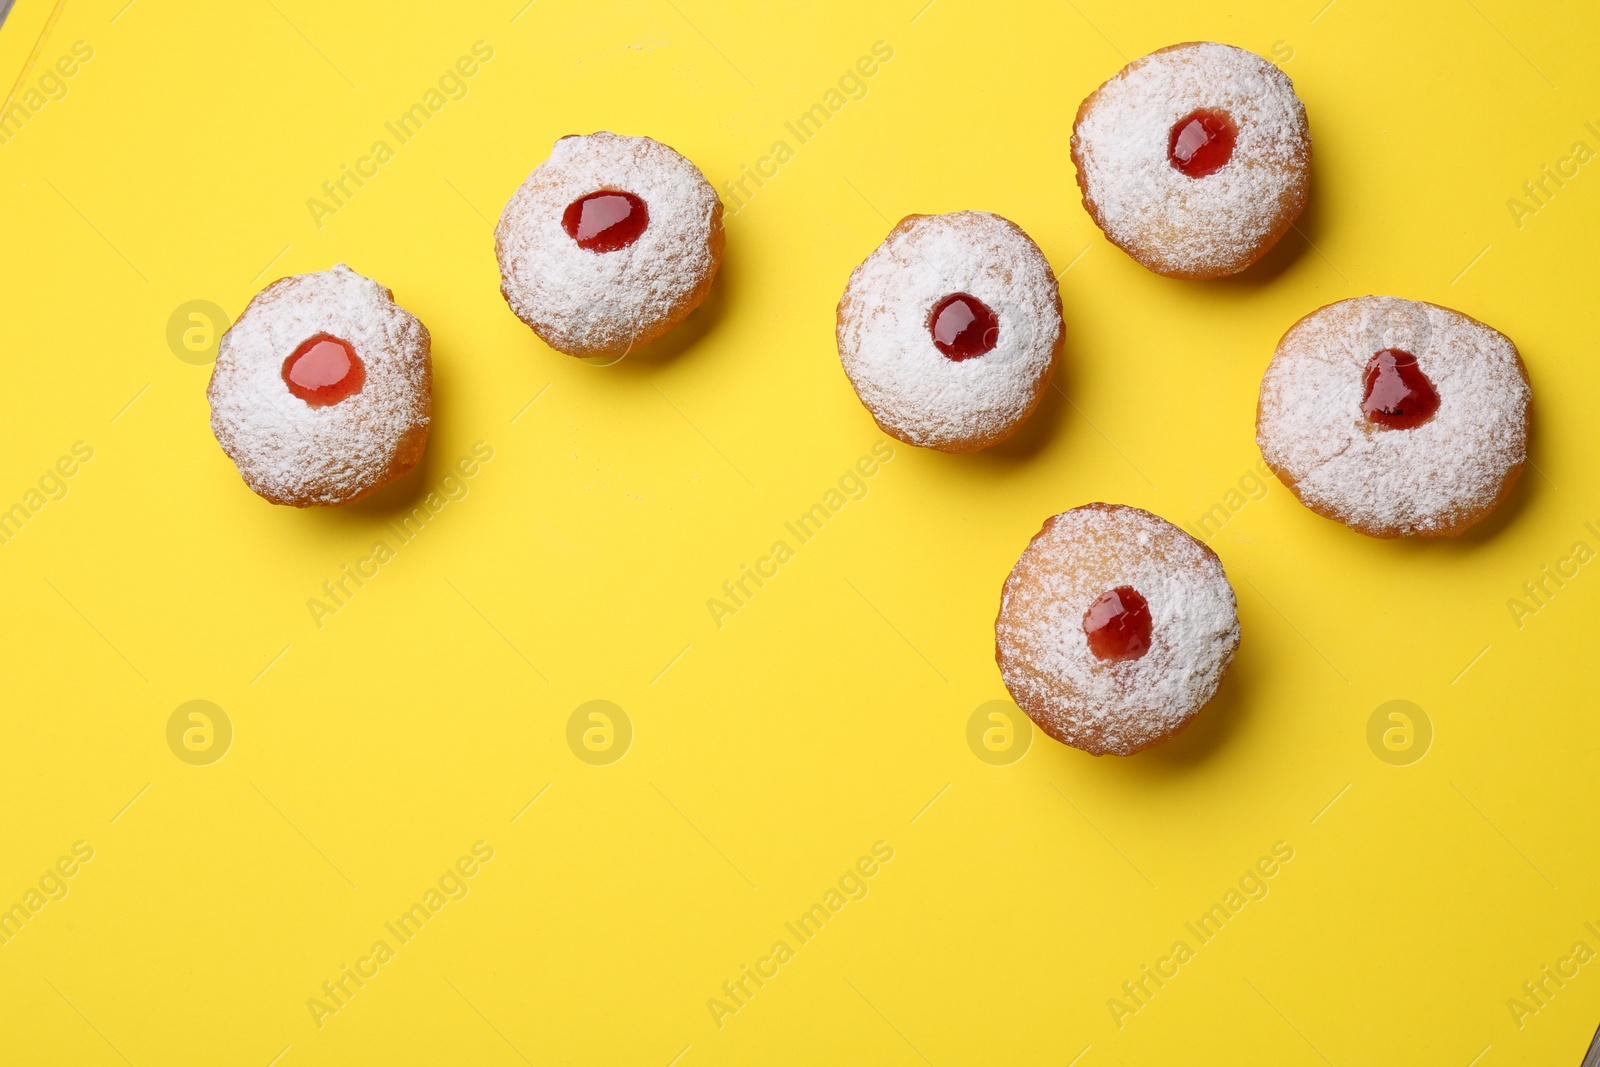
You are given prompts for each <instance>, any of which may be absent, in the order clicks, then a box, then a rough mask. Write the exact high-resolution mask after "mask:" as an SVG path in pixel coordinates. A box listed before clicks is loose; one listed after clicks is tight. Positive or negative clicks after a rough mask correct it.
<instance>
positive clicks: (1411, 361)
mask: <svg viewBox="0 0 1600 1067" xmlns="http://www.w3.org/2000/svg"><path fill="white" fill-rule="evenodd" d="M1530 398H1531V391H1530V390H1529V388H1528V374H1527V370H1526V369H1525V368H1524V367H1523V365H1522V357H1520V356H1519V355H1518V354H1517V348H1516V346H1515V345H1514V344H1512V343H1511V341H1510V340H1509V339H1508V338H1507V337H1506V336H1505V335H1504V334H1501V333H1499V332H1498V331H1496V330H1492V329H1490V328H1489V327H1488V326H1485V325H1484V324H1483V323H1481V322H1479V321H1477V320H1476V319H1473V318H1470V317H1468V316H1466V315H1463V314H1461V312H1459V311H1451V310H1450V309H1449V308H1444V307H1440V306H1439V305H1437V304H1427V303H1423V302H1421V301H1418V300H1400V299H1398V298H1396V297H1389V296H1363V297H1357V298H1355V299H1353V300H1341V301H1339V302H1338V303H1336V304H1329V305H1328V306H1327V307H1324V308H1321V309H1319V310H1317V311H1313V312H1312V313H1311V314H1309V315H1307V316H1306V317H1305V318H1303V319H1301V320H1300V321H1299V322H1297V323H1295V324H1294V325H1293V326H1291V327H1290V328H1289V332H1288V333H1286V334H1284V335H1283V340H1281V341H1279V342H1278V349H1277V351H1276V352H1275V353H1274V354H1273V357H1272V362H1271V363H1270V364H1269V365H1268V366H1267V372H1266V374H1265V375H1264V376H1263V377H1262V379H1261V399H1260V403H1259V405H1258V407H1257V409H1256V442H1257V444H1259V445H1260V446H1261V455H1262V458H1263V459H1265V460H1266V461H1267V465H1268V466H1270V467H1271V468H1272V469H1273V471H1274V473H1276V474H1277V476H1278V478H1279V479H1280V480H1282V482H1283V484H1284V485H1287V486H1288V487H1289V489H1290V490H1291V491H1292V492H1293V493H1294V495H1295V496H1297V497H1299V498H1300V502H1301V503H1302V504H1304V505H1305V506H1306V507H1308V508H1310V509H1311V510H1312V511H1315V512H1316V513H1317V514H1319V515H1323V516H1326V517H1327V518H1330V519H1335V520H1337V521H1339V522H1342V523H1344V524H1345V525H1346V526H1349V527H1350V528H1351V529H1354V530H1359V531H1360V532H1362V533H1364V534H1369V535H1371V536H1373V537H1405V536H1417V537H1451V536H1454V535H1455V534H1458V533H1460V532H1461V531H1463V530H1465V529H1466V528H1467V527H1469V526H1471V525H1472V524H1473V523H1475V522H1477V521H1479V520H1480V519H1482V518H1483V517H1484V516H1486V515H1488V514H1489V513H1490V512H1491V511H1493V510H1494V509H1495V507H1496V505H1498V504H1499V503H1500V502H1501V501H1502V500H1504V499H1505V498H1506V496H1508V495H1509V494H1510V492H1511V488H1512V486H1514V485H1515V484H1516V482H1517V478H1518V476H1519V475H1520V474H1521V473H1522V465H1523V462H1524V461H1525V460H1526V458H1527V454H1528V409H1529V403H1530Z"/></svg>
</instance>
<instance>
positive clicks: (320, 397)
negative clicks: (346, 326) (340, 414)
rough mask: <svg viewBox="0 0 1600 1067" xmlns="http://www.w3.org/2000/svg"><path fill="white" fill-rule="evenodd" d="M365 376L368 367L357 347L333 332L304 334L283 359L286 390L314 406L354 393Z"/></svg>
mask: <svg viewBox="0 0 1600 1067" xmlns="http://www.w3.org/2000/svg"><path fill="white" fill-rule="evenodd" d="M366 380H367V370H366V368H365V367H363V366H362V365H361V357H360V356H358V355H356V350H355V349H353V348H351V347H350V343H349V342H348V341H341V340H339V338H337V337H335V336H333V335H332V334H327V333H319V334H317V335H316V336H315V337H310V338H307V339H306V340H304V341H302V342H300V347H299V348H297V349H295V350H294V353H293V354H292V355H290V356H289V358H288V359H286V360H284V361H283V381H284V384H285V385H287V386H288V387H289V392H291V393H293V394H294V395H295V396H297V397H299V398H300V399H301V400H304V401H305V402H306V403H307V404H310V405H311V406H312V407H314V408H325V407H328V406H329V405H330V404H337V403H338V402H339V401H341V400H344V399H345V398H347V397H352V396H355V395H356V394H357V393H359V392H360V391H361V387H362V385H364V384H366Z"/></svg>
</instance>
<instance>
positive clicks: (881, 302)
mask: <svg viewBox="0 0 1600 1067" xmlns="http://www.w3.org/2000/svg"><path fill="white" fill-rule="evenodd" d="M837 337H838V343H839V359H840V361H841V362H842V363H843V364H844V372H845V374H846V375H847V376H848V377H849V379H850V384H851V385H852V386H854V387H855V391H856V396H858V397H859V398H860V399H861V403H862V404H863V405H864V406H865V407H866V409H867V411H868V412H870V413H871V415H872V418H873V420H874V421H876V422H877V424H878V425H879V426H880V427H882V429H883V431H884V432H885V433H887V434H889V435H890V436H892V437H895V438H898V439H899V440H901V441H904V442H905V443H907V444H910V445H920V446H922V447H923V448H936V449H939V450H940V451H943V452H975V451H977V450H978V449H981V448H987V447H989V446H990V445H992V444H995V443H997V442H999V441H1003V440H1004V439H1005V438H1007V437H1009V436H1011V434H1012V432H1013V431H1015V430H1016V428H1017V427H1018V426H1021V425H1022V423H1023V422H1025V421H1026V420H1027V418H1028V416H1029V415H1031V414H1033V410H1034V408H1036V407H1038V405H1039V399H1040V397H1041V396H1043V394H1044V390H1045V387H1046V386H1047V385H1048V384H1049V382H1050V375H1051V373H1052V371H1053V370H1054V369H1055V361H1056V356H1057V354H1058V353H1059V352H1060V350H1061V338H1062V323H1061V291H1060V289H1059V288H1058V287H1057V285H1056V278H1055V274H1054V273H1053V272H1052V271H1051V270H1050V263H1049V261H1048V260H1046V259H1045V257H1044V253H1043V252H1041V251H1039V246H1038V245H1036V244H1034V243H1033V241H1032V240H1030V239H1029V237H1028V235H1027V234H1026V233H1023V232H1022V229H1021V227H1019V226H1017V225H1016V224H1015V223H1013V222H1010V221H1008V220H1006V219H1003V218H1001V217H1000V216H999V215H991V214H989V213H988V212H986V211H957V212H953V213H951V214H948V215H908V216H906V217H905V218H904V219H902V220H901V221H900V225H898V226H896V227H895V228H894V229H893V230H891V231H890V232H889V236H888V237H887V238H885V239H884V242H883V243H882V244H881V245H879V246H878V247H877V248H876V249H875V250H874V251H873V252H872V254H871V255H869V256H868V257H867V258H866V259H865V260H863V261H862V263H861V265H860V266H858V267H857V268H856V269H855V271H854V272H853V273H852V274H851V275H850V282H849V284H848V285H846V286H845V290H844V296H842V297H841V298H840V300H839V313H838V322H837Z"/></svg>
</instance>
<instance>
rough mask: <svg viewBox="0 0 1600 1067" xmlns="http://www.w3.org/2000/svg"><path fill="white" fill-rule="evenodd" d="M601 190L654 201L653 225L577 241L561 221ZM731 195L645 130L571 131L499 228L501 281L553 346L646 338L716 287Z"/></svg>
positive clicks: (606, 345)
mask: <svg viewBox="0 0 1600 1067" xmlns="http://www.w3.org/2000/svg"><path fill="white" fill-rule="evenodd" d="M601 190H611V191H617V192H626V193H632V194H633V195H635V196H637V197H639V198H640V199H641V200H643V201H644V202H645V207H646V209H647V210H648V212H649V220H650V221H649V224H648V225H647V226H646V227H645V230H644V233H642V234H641V235H640V236H639V238H638V240H636V241H634V243H633V244H631V245H628V246H627V247H625V248H621V249H618V250H617V251H614V252H591V251H588V250H587V249H583V248H580V247H579V246H578V243H577V242H576V241H574V240H573V239H572V238H571V237H570V236H568V234H567V232H566V230H565V229H563V228H562V225H561V217H562V213H563V212H565V211H566V209H567V206H568V205H569V204H571V203H572V202H573V201H574V200H577V199H579V198H580V197H583V196H587V195H588V194H590V193H594V192H599V191H601ZM723 240H724V237H723V230H722V201H721V200H719V199H718V198H717V194H716V191H715V190H714V189H712V188H711V184H710V183H709V182H707V181H706V179H705V176H704V175H703V174H701V173H700V171H699V169H698V168H697V167H695V165H694V164H693V163H691V162H689V161H688V160H687V159H685V158H684V157H683V156H681V155H679V154H678V153H677V152H674V151H673V150H672V149H671V148H668V147H667V146H666V145H664V144H662V143H660V142H659V141H653V140H651V139H650V138H648V137H623V136H619V135H617V134H613V133H604V132H601V133H595V134H590V135H588V136H572V137H563V138H561V140H559V141H557V142H556V143H555V147H554V148H553V149H551V152H550V158H549V159H547V160H545V161H544V162H543V163H541V164H539V166H538V167H536V168H535V169H534V171H533V173H532V174H530V175H528V178H527V180H526V181H525V182H523V183H522V186H521V187H520V188H519V189H518V190H517V191H516V193H514V194H513V195H512V197H511V200H510V201H509V202H508V203H507V204H506V207H505V211H504V212H502V213H501V216H500V225H499V226H498V227H497V228H496V230H495V255H496V257H497V258H498V259H499V261H500V289H501V292H502V293H503V294H504V295H505V298H506V302H507V303H508V304H510V305H511V310H512V311H513V312H514V313H515V314H516V316H517V318H519V319H521V320H522V321H523V322H525V323H527V324H528V326H529V327H530V328H531V329H532V330H533V331H534V332H535V333H537V334H538V335H539V337H540V338H541V339H543V340H544V342H545V343H546V344H548V345H549V346H550V347H552V348H554V349H557V350H558V351H561V352H566V353H568V354H570V355H575V356H595V355H607V354H610V355H617V354H621V353H624V352H627V351H629V350H631V349H634V348H638V347H641V346H643V345H646V344H649V343H650V342H651V341H653V340H655V339H656V338H657V337H660V336H661V335H662V334H664V333H666V332H667V331H668V330H670V329H671V328H672V327H673V326H676V325H677V324H678V323H679V322H681V321H682V320H683V319H684V317H685V316H687V315H688V314H689V312H691V311H693V310H694V309H695V308H696V307H698V306H699V305H700V302H701V301H702V300H704V299H705V298H706V294H707V293H709V292H710V291H711V281H712V279H713V278H714V277H715V276H716V273H717V267H718V265H719V264H720V263H721V261H722V248H723Z"/></svg>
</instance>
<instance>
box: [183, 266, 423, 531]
mask: <svg viewBox="0 0 1600 1067" xmlns="http://www.w3.org/2000/svg"><path fill="white" fill-rule="evenodd" d="M319 333H329V334H332V335H333V336H335V337H338V338H340V339H341V340H343V341H346V342H348V343H349V344H350V346H351V347H352V348H354V349H355V352H356V355H357V357H359V358H360V360H361V362H362V365H363V367H364V368H365V370H366V381H365V383H364V384H363V385H362V387H361V391H360V392H359V393H357V394H355V395H354V396H352V397H349V398H348V399H345V400H342V401H340V402H339V403H337V404H333V405H330V406H328V407H318V408H314V407H312V406H311V405H309V404H307V403H306V402H305V401H303V400H301V399H300V398H298V397H296V396H295V395H294V394H293V393H291V392H289V388H288V386H287V385H286V384H284V380H283V363H284V360H286V359H288V358H289V356H290V355H292V354H293V353H294V350H295V349H296V348H298V347H299V345H300V343H301V342H302V341H305V340H306V339H307V338H310V337H312V336H314V335H316V334H319ZM431 386H432V366H431V363H430V361H429V337H428V331H427V329H426V328H425V327H424V326H423V325H422V323H421V322H419V321H418V320H417V317H416V316H415V315H413V314H411V313H410V312H409V311H407V310H405V309H404V308H402V307H400V306H399V305H397V304H396V303H395V302H394V300H393V299H392V298H391V297H390V295H389V291H388V290H387V289H385V288H384V287H383V286H381V285H379V284H378V283H377V282H375V281H373V280H372V279H371V278H366V277H363V276H362V275H360V274H357V273H356V272H355V271H353V270H351V269H350V268H349V267H347V266H345V265H344V264H342V263H341V264H339V265H338V266H336V267H334V268H333V269H331V270H325V271H318V272H317V273H315V274H301V275H297V276H295V277H292V278H284V279H282V280H281V281H277V282H274V283H273V284H271V285H269V286H267V288H265V289H263V290H262V291H261V292H260V293H258V294H257V295H256V297H255V299H253V300H251V301H250V306H249V307H247V308H245V310H244V313H243V314H242V315H240V316H239V321H237V322H235V323H234V324H233V326H232V328H230V329H229V330H228V332H227V333H225V334H224V335H223V336H222V340H221V342H220V343H219V345H218V347H217V362H216V366H215V367H214V368H213V369H212V372H211V384H210V386H209V388H208V389H207V390H206V397H207V399H208V400H210V402H211V429H212V432H213V433H215V434H216V436H217V441H218V442H219V443H220V444H221V445H222V449H223V451H224V452H226V453H227V454H228V456H229V457H230V458H231V459H232V460H233V461H234V463H235V464H236V465H237V466H238V468H239V473H240V474H241V475H242V476H243V477H244V480H245V482H246V483H247V484H248V485H249V486H250V488H251V489H254V490H255V491H256V492H257V493H260V494H261V495H262V496H264V497H266V498H267V499H268V500H271V501H273V502H274V503H280V504H296V505H300V506H304V505H307V504H343V503H346V502H348V501H350V500H353V499H355V498H356V497H358V496H360V495H362V494H363V493H366V492H369V491H371V490H372V489H375V488H377V487H378V486H379V485H382V484H383V483H384V482H386V481H388V480H390V479H391V478H393V477H395V476H398V475H399V474H402V473H404V469H401V470H394V469H393V468H394V466H395V461H396V458H397V455H401V458H403V459H408V460H409V461H408V462H407V464H406V466H407V467H409V465H410V463H411V462H415V454H420V452H421V447H422V446H421V442H422V441H423V440H426V435H427V429H428V422H429V413H430V411H431V409H432V399H431V395H430V390H431ZM413 453H415V454H413Z"/></svg>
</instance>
